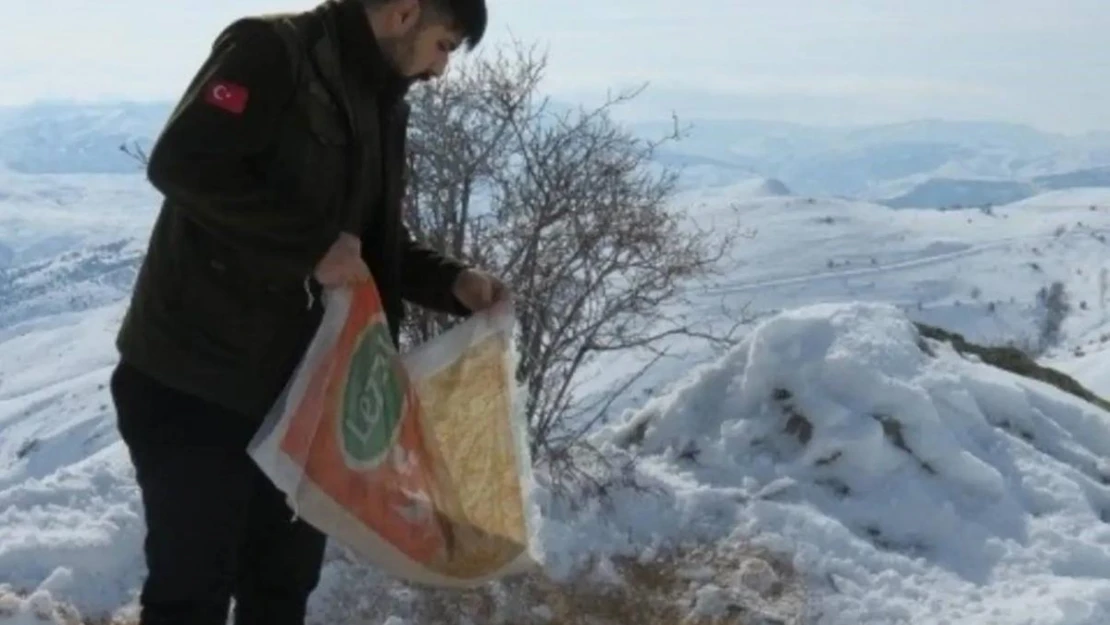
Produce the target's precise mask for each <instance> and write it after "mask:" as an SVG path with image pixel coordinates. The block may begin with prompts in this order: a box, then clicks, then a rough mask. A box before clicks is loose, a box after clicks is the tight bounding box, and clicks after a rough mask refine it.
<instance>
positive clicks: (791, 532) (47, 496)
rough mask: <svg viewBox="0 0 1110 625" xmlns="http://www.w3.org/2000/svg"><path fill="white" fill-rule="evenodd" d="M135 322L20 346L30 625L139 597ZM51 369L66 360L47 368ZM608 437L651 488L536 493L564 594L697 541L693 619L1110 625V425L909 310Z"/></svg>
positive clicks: (11, 508) (7, 427) (17, 492)
mask: <svg viewBox="0 0 1110 625" xmlns="http://www.w3.org/2000/svg"><path fill="white" fill-rule="evenodd" d="M117 312H118V307H110V308H109V309H105V310H103V311H101V312H98V313H97V314H96V315H94V316H90V317H86V318H85V319H84V320H83V321H82V324H84V327H79V326H73V327H71V328H69V329H67V330H65V331H64V332H63V331H59V330H54V331H51V332H49V333H43V334H39V335H37V336H34V337H30V336H29V337H24V338H22V339H18V340H15V341H8V342H7V343H6V344H5V346H4V347H5V350H6V352H5V353H6V354H14V357H11V358H8V357H6V358H5V360H4V372H3V374H4V379H5V380H7V381H8V382H7V383H6V384H5V387H4V389H5V390H4V391H3V395H2V398H3V399H2V401H3V406H4V410H5V416H4V417H3V421H0V423H2V424H3V426H2V427H3V428H4V429H3V431H4V433H5V435H4V437H3V441H4V443H3V447H0V458H2V460H0V466H4V467H6V468H5V469H4V473H3V474H0V510H2V511H3V512H0V521H2V522H0V570H3V571H5V575H6V576H7V579H6V580H4V581H6V582H8V583H9V584H11V585H12V586H13V587H16V588H24V589H29V590H34V589H36V588H37V589H38V593H37V594H35V595H34V596H32V598H31V599H29V600H27V601H20V600H13V599H12V598H11V597H9V598H8V600H7V601H8V603H9V606H8V609H9V611H11V612H12V613H13V614H18V613H20V612H24V613H27V614H28V619H29V618H30V616H29V613H30V612H32V611H33V610H35V609H39V610H42V609H44V608H43V606H50V605H51V603H50V600H49V599H50V598H51V597H56V598H60V599H64V600H67V601H73V602H75V603H76V604H77V606H78V608H79V609H81V610H83V611H84V612H85V613H86V614H97V613H100V612H102V611H103V610H105V609H111V608H114V607H116V606H118V605H121V604H123V603H126V602H128V601H129V600H130V599H131V598H132V597H133V591H134V588H135V585H136V584H137V583H138V581H139V579H140V575H141V560H140V558H139V545H140V539H141V534H142V530H141V521H140V518H141V517H140V516H139V512H140V509H139V507H138V501H137V492H136V491H135V488H134V486H133V484H132V482H131V475H130V472H129V469H128V467H127V463H126V455H125V452H124V450H123V449H122V447H121V446H120V444H119V443H118V442H116V441H115V440H114V435H113V434H111V433H110V426H109V425H108V424H109V423H110V416H109V414H108V409H107V408H106V405H105V402H106V395H105V391H104V388H103V382H104V380H105V379H106V376H107V370H108V367H109V365H110V360H111V359H110V357H108V354H107V350H106V349H104V345H105V344H106V342H107V339H108V336H106V333H105V332H104V331H103V328H104V327H106V326H109V325H111V322H114V321H116V314H117ZM45 359H50V361H51V362H62V363H64V366H63V367H61V368H59V369H56V370H50V371H45V370H43V369H42V368H41V367H34V366H32V365H31V363H33V362H42V361H45ZM46 406H50V408H47V407H46ZM595 442H596V444H598V445H599V446H600V448H601V450H602V452H603V453H605V454H606V455H607V456H608V457H609V458H610V459H611V460H612V461H614V462H617V463H619V462H620V461H621V460H622V459H629V460H631V458H632V456H633V455H635V457H636V461H635V463H634V464H632V465H631V466H633V467H634V469H633V473H632V477H633V478H634V480H635V482H636V483H637V485H638V487H637V488H636V489H622V490H618V491H616V492H614V493H613V494H612V500H611V504H612V505H611V506H607V507H594V506H590V507H587V508H586V509H574V508H569V507H566V505H565V503H563V502H562V500H557V499H554V498H552V496H551V494H550V493H549V492H546V491H543V490H541V491H540V492H538V493H537V494H536V502H537V504H538V505H539V506H540V509H541V510H542V511H543V514H544V520H543V523H542V524H541V526H540V529H539V533H538V535H537V537H536V538H537V541H538V544H539V545H540V550H541V552H542V553H543V554H545V557H546V565H547V570H548V573H549V575H550V576H551V577H552V578H553V580H554V581H555V582H556V583H566V584H571V583H573V580H574V579H578V578H579V576H580V575H581V574H583V573H586V574H587V579H589V580H590V582H589V583H590V584H591V585H592V586H593V587H595V588H596V587H598V586H600V587H601V588H611V589H612V590H611V592H617V593H618V595H619V592H620V591H619V586H617V585H618V584H620V579H621V578H620V573H619V570H620V569H618V568H615V565H614V564H613V563H614V562H619V561H621V559H622V558H627V557H632V560H633V561H634V562H639V563H641V564H651V563H653V562H665V561H666V558H668V557H670V556H669V555H666V554H670V553H672V550H673V549H675V548H678V549H681V548H682V547H683V545H688V544H690V543H691V541H694V542H702V543H705V542H708V543H709V544H712V545H715V547H713V548H712V549H711V550H710V551H711V553H712V554H713V555H714V556H716V557H719V558H721V559H716V558H708V559H707V560H705V562H707V564H704V565H703V566H700V567H695V568H691V569H686V570H678V571H675V572H674V574H675V575H677V576H678V577H679V578H680V579H682V580H685V582H683V584H682V586H683V587H684V588H685V589H686V590H684V591H683V592H681V593H679V594H680V595H681V598H682V599H683V600H684V601H685V602H686V603H683V604H679V606H678V609H679V611H680V612H681V613H682V614H683V615H686V614H689V615H691V617H692V618H694V620H693V621H691V622H695V623H708V622H709V621H708V620H707V619H709V618H712V617H718V616H721V617H724V616H728V615H733V618H735V616H736V615H738V614H741V615H747V617H752V616H753V615H758V616H760V617H762V618H763V619H764V620H763V621H760V622H782V623H801V622H820V623H824V624H827V625H842V624H843V625H866V624H876V625H878V624H883V625H886V624H890V623H914V624H915V625H916V624H918V623H946V622H948V623H953V622H990V623H997V624H1000V625H1010V624H1017V623H1035V624H1037V625H1088V624H1089V625H1101V624H1102V623H1105V622H1106V620H1107V619H1108V618H1110V525H1107V523H1108V522H1110V487H1108V486H1107V482H1110V463H1108V462H1107V460H1106V458H1107V457H1108V456H1110V415H1108V414H1107V413H1105V412H1103V411H1101V410H1100V409H1097V408H1095V407H1094V406H1092V405H1091V404H1088V403H1086V402H1084V401H1082V400H1080V399H1078V398H1076V397H1074V396H1072V395H1068V394H1066V393H1064V392H1062V391H1060V390H1057V389H1055V388H1053V387H1050V386H1048V385H1045V384H1043V383H1040V382H1035V381H1031V380H1028V379H1026V378H1021V377H1018V376H1015V375H1012V374H1009V373H1006V372H1003V371H1001V370H998V369H994V368H993V367H990V366H987V365H984V364H982V363H979V362H976V360H975V359H969V358H964V357H961V356H960V355H959V354H957V353H956V352H955V351H954V350H952V349H951V348H950V347H948V346H947V345H945V344H939V343H935V342H931V341H928V340H924V339H922V338H921V337H919V336H918V335H917V333H916V331H915V330H914V327H913V325H912V324H911V323H910V321H909V320H908V319H907V318H906V317H905V316H904V315H903V313H901V312H900V311H898V310H897V309H896V308H893V307H889V306H883V305H860V304H846V305H819V306H812V307H805V308H801V309H796V310H793V311H790V312H787V313H783V314H781V315H778V316H776V317H773V318H771V319H769V320H768V321H766V322H765V323H763V324H761V325H760V326H758V327H757V328H756V329H755V331H754V332H752V333H751V334H750V336H749V337H748V338H747V339H746V340H745V341H744V342H743V343H742V344H740V345H739V346H737V347H736V348H735V349H734V350H732V351H731V352H730V353H728V354H726V355H725V356H724V357H723V358H722V359H720V360H719V361H717V362H714V363H711V364H709V365H707V366H706V367H705V368H703V369H701V370H698V371H695V372H693V373H691V374H690V375H688V376H687V377H686V378H685V379H684V380H683V381H682V383H681V384H680V385H679V386H678V388H676V390H675V391H674V392H672V393H670V394H667V395H665V396H662V397H659V398H657V399H656V400H654V401H652V402H650V403H649V404H648V405H647V406H645V407H644V408H643V409H640V410H637V411H635V412H633V413H631V414H630V415H629V417H628V418H627V419H626V420H624V421H623V422H621V423H619V424H617V425H615V426H613V427H611V428H609V429H608V430H607V431H604V432H601V433H599V434H598V436H597V437H596V441H595ZM722 559H724V560H722ZM722 561H724V562H727V563H728V565H727V566H714V565H715V564H716V565H720V564H721V562H722ZM583 566H585V567H586V569H585V571H584V570H583V569H582V567H583ZM784 567H785V568H784ZM790 571H794V572H793V573H791V572H790ZM353 583H358V584H360V586H358V587H357V589H356V588H352V587H351V586H350V584H353ZM513 583H519V582H513ZM513 588H514V586H512V584H510V586H509V588H507V589H505V590H504V591H502V592H495V593H493V594H492V595H491V597H492V600H493V601H494V603H496V606H495V612H496V613H497V614H498V615H499V616H500V618H502V619H506V620H507V621H508V622H514V623H522V624H523V623H537V624H538V623H543V622H546V621H547V620H548V618H549V617H550V615H551V614H553V610H556V609H558V607H559V606H557V605H552V604H546V603H543V595H539V596H530V595H526V594H522V593H516V592H512V589H513ZM1031 588H1035V589H1036V591H1035V592H1033V593H1031V591H1030V589H1031ZM0 594H2V592H0ZM352 594H354V595H356V596H358V597H360V599H359V600H358V601H356V602H351V601H350V599H349V597H351V596H352ZM419 597H420V591H413V590H404V589H401V588H398V587H396V585H391V584H389V583H388V582H385V581H384V580H380V579H377V578H376V577H375V576H374V574H373V573H372V572H367V571H362V570H360V569H358V568H357V567H355V566H354V565H352V564H350V563H348V562H346V561H345V560H343V559H338V560H335V561H333V562H332V564H330V565H329V568H328V569H327V572H326V575H325V580H324V583H323V584H322V586H321V588H320V589H319V591H318V593H317V594H316V596H315V597H314V601H313V614H314V622H332V623H334V622H339V621H338V620H337V616H338V615H337V614H335V613H334V611H335V610H336V609H337V606H343V607H344V610H346V611H347V612H346V613H345V614H344V618H345V619H348V620H347V622H352V623H367V624H370V623H374V624H377V623H383V622H389V621H387V619H388V618H394V619H407V618H409V617H415V616H417V615H419V614H420V611H421V610H424V609H427V608H428V605H427V604H426V603H425V602H422V601H420V600H419ZM524 601H527V602H526V603H525V602H524ZM3 609H4V605H3V600H2V599H0V611H3ZM352 612H353V613H354V616H352V614H351V613H352ZM545 616H546V617H545ZM451 617H452V619H453V620H451V621H442V622H452V623H466V622H472V621H471V620H469V618H470V617H468V616H467V615H465V614H461V613H459V611H457V610H456V611H454V612H453V613H452V615H451ZM803 617H805V619H806V620H801V619H802V618H803ZM772 619H773V620H772ZM13 622H18V621H13ZM392 622H409V621H406V620H400V621H398V620H395V621H392ZM417 622H419V621H417ZM610 622H611V621H610ZM728 622H751V621H750V620H749V621H731V620H730V621H728Z"/></svg>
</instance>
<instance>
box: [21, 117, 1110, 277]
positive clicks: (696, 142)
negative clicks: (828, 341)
mask: <svg viewBox="0 0 1110 625" xmlns="http://www.w3.org/2000/svg"><path fill="white" fill-rule="evenodd" d="M171 106H172V104H171V103H169V102H151V103H133V102H117V103H104V104H83V103H67V102H47V103H39V104H34V105H29V106H24V107H14V108H6V109H3V108H0V164H2V165H3V167H6V168H8V169H10V170H13V171H17V172H23V173H132V172H134V171H136V169H137V167H138V165H137V163H136V162H135V160H134V159H133V158H131V157H130V156H128V155H126V154H124V153H123V152H122V151H120V146H121V145H127V146H129V147H136V146H137V147H138V148H140V149H148V148H149V146H150V145H151V142H152V141H153V139H154V137H156V136H157V134H158V132H159V131H160V130H161V127H162V124H163V123H164V122H165V120H166V118H167V117H168V115H169V112H170V108H171ZM680 122H681V124H682V127H683V128H684V129H685V130H686V133H685V137H684V138H683V139H682V140H681V141H679V142H676V143H671V144H667V145H665V146H664V148H663V149H662V150H661V151H660V153H659V155H658V159H659V161H660V163H663V164H667V165H672V166H680V167H682V168H683V169H684V171H685V173H686V176H685V179H684V187H685V188H688V189H700V188H705V187H707V186H728V185H731V184H733V183H736V182H738V181H741V180H744V179H749V178H756V179H764V178H770V179H777V180H779V181H781V182H782V183H783V184H784V185H785V186H786V187H787V188H789V189H791V190H792V191H793V192H795V193H797V194H799V195H807V196H818V197H820V196H843V197H853V198H858V199H869V200H886V201H887V203H888V204H890V205H893V206H924V207H950V206H955V205H961V206H981V205H984V204H1005V203H1007V202H1012V201H1016V200H1019V199H1024V198H1026V197H1030V196H1032V195H1035V194H1037V193H1039V192H1042V191H1048V190H1058V189H1065V188H1076V187H1090V186H1099V187H1102V186H1110V173H1108V172H1110V134H1108V133H1089V134H1086V135H1080V136H1065V135H1059V134H1053V133H1047V132H1041V131H1038V130H1036V129H1033V128H1029V127H1027V126H1021V125H1016V124H1002V123H987V122H955V121H942V120H921V121H916V122H910V123H904V124H890V125H881V126H865V127H842V128H821V127H811V126H802V125H797V124H787V123H780V122H766V121H752V120H715V119H691V120H680ZM630 128H632V129H633V130H634V131H635V132H637V133H639V134H641V135H643V136H645V137H650V138H659V137H662V136H666V135H667V134H668V133H670V132H673V131H674V122H673V120H670V119H667V120H661V121H659V122H637V123H633V124H631V125H630ZM0 257H2V250H0Z"/></svg>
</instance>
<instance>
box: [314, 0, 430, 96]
mask: <svg viewBox="0 0 1110 625" xmlns="http://www.w3.org/2000/svg"><path fill="white" fill-rule="evenodd" d="M332 1H333V2H335V3H336V6H335V17H336V20H335V21H336V31H337V34H338V38H339V47H340V51H339V54H340V58H341V62H342V64H343V65H344V69H345V70H346V72H345V73H348V74H349V75H350V76H352V77H354V78H356V79H357V80H360V81H362V82H363V83H364V84H365V85H366V86H368V87H369V88H370V89H371V90H373V91H375V92H377V93H379V94H380V95H382V96H384V97H385V98H386V99H387V100H390V101H396V100H397V99H400V98H402V97H404V95H405V94H406V93H407V92H408V88H409V86H410V84H411V82H412V81H411V80H409V79H406V78H405V77H403V76H401V75H400V74H398V73H397V71H396V70H394V69H393V66H392V65H391V64H390V63H389V61H388V60H387V59H386V56H385V52H384V50H382V47H381V45H380V44H379V42H378V39H377V37H376V36H375V35H374V30H373V29H372V28H371V27H370V20H369V19H368V18H367V16H366V9H365V8H364V5H363V4H362V2H360V1H359V0H332Z"/></svg>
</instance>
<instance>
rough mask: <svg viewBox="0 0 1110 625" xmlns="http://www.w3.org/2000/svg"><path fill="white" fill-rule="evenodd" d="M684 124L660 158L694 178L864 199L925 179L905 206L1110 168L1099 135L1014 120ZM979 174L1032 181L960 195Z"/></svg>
mask: <svg viewBox="0 0 1110 625" xmlns="http://www.w3.org/2000/svg"><path fill="white" fill-rule="evenodd" d="M684 127H685V128H686V136H685V137H684V138H683V139H682V140H681V141H678V142H676V143H672V144H668V145H667V146H666V148H665V150H663V152H662V154H661V159H662V160H664V161H665V162H666V163H668V164H670V165H679V166H682V167H684V168H689V169H692V170H694V171H696V172H698V174H699V178H698V180H699V181H706V180H712V178H711V177H710V176H709V172H713V173H714V174H715V175H716V177H717V178H718V179H720V180H722V181H727V180H728V179H730V178H731V179H732V180H735V179H737V178H740V177H755V176H759V177H773V178H777V179H780V180H782V181H783V182H784V183H786V185H787V186H788V187H790V188H791V189H792V190H794V191H795V192H796V193H798V194H803V195H816V196H830V195H833V196H844V197H855V198H860V199H871V200H882V199H892V198H898V197H899V196H905V195H907V194H910V193H912V192H913V191H914V189H915V187H918V186H920V185H926V187H925V189H924V190H923V191H920V192H919V195H921V197H917V196H912V195H911V196H910V197H908V198H905V199H903V200H901V202H900V204H901V205H911V206H929V207H947V206H953V205H956V204H963V205H965V206H977V205H981V204H985V203H988V202H993V203H996V204H1000V203H1006V202H1009V201H1015V200H1017V199H1023V198H1024V197H1028V196H1030V195H1033V194H1035V193H1036V192H1037V190H1038V189H1044V190H1052V189H1061V188H1071V187H1081V186H1106V180H1105V176H1104V175H1103V174H1098V175H1096V176H1092V175H1091V172H1088V171H1085V170H1091V169H1098V168H1105V167H1107V166H1110V136H1108V135H1107V134H1106V133H1090V134H1086V135H1081V136H1065V135H1058V134H1052V133H1046V132H1041V131H1038V130H1035V129H1033V128H1029V127H1027V126H1021V125H1015V124H1001V123H985V122H983V123H979V122H953V121H942V120H922V121H917V122H910V123H903V124H891V125H883V126H870V127H857V128H853V127H844V128H820V127H811V126H802V125H798V124H788V123H779V122H762V121H747V120H717V119H693V120H685V121H684ZM634 128H635V129H636V130H637V131H638V132H640V133H642V134H644V135H646V136H662V135H665V134H666V132H667V131H668V129H673V122H671V121H669V120H668V121H666V122H663V121H660V122H641V123H637V124H635V125H634ZM1045 176H1058V177H1056V178H1053V179H1050V180H1044V179H1043V177H1045ZM945 181H952V182H951V183H946V182H945ZM980 181H983V182H981V184H984V185H989V184H1005V183H1014V184H1028V183H1032V184H1033V185H1034V186H1033V187H1032V190H1031V191H1030V192H1028V193H1025V194H1023V195H1018V196H1014V195H1012V194H1011V195H1010V196H1006V195H1005V194H998V193H997V192H995V193H994V194H992V193H991V191H992V189H989V188H987V189H982V190H981V191H980V192H979V193H969V192H968V190H967V188H966V187H968V186H970V185H973V184H975V183H977V182H980ZM1096 182H1097V184H1092V183H1096ZM721 184H727V182H722V183H721ZM957 184H962V186H963V188H960V187H959V186H957ZM925 191H930V192H931V193H930V194H928V195H925V194H924V193H925Z"/></svg>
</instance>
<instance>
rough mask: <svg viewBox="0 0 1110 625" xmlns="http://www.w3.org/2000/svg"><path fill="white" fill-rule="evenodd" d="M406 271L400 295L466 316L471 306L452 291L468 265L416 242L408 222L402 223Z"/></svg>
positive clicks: (403, 261) (422, 303) (406, 298)
mask: <svg viewBox="0 0 1110 625" xmlns="http://www.w3.org/2000/svg"><path fill="white" fill-rule="evenodd" d="M401 235H402V240H401V250H402V254H403V256H404V258H403V260H402V265H401V266H402V267H403V268H404V269H403V273H402V276H401V297H402V298H403V299H405V300H407V301H409V302H411V303H413V304H416V305H418V306H421V307H424V308H428V309H431V310H434V311H436V312H442V313H447V314H450V315H456V316H460V317H465V316H468V315H470V314H471V311H470V309H468V308H467V307H466V306H464V305H463V304H462V302H460V301H459V300H458V299H457V298H456V297H455V295H454V294H453V293H452V292H451V291H452V287H453V286H454V284H455V278H457V277H458V275H459V274H460V273H462V272H463V271H464V270H465V269H466V268H467V267H466V265H464V264H463V263H461V262H459V261H457V260H455V259H453V258H451V257H449V256H445V255H443V254H441V253H439V252H437V251H436V250H434V249H432V248H431V247H430V246H428V245H425V244H422V243H419V242H417V241H416V240H415V239H413V237H412V233H411V232H409V229H408V227H407V226H405V225H402V226H401Z"/></svg>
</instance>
